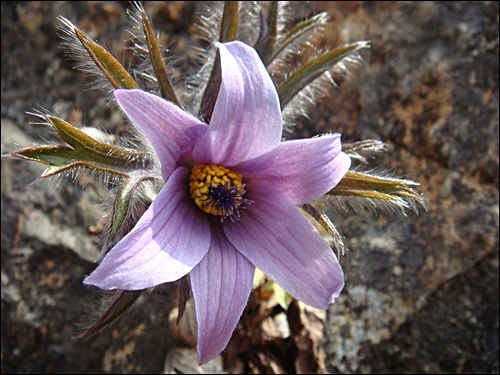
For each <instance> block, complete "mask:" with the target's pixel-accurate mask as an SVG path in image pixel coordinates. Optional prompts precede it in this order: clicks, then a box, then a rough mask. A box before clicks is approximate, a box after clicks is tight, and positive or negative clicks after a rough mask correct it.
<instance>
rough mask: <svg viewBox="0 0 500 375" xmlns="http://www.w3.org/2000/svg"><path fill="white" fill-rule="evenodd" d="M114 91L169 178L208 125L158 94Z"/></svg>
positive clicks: (164, 175)
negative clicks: (146, 139) (147, 140)
mask: <svg viewBox="0 0 500 375" xmlns="http://www.w3.org/2000/svg"><path fill="white" fill-rule="evenodd" d="M114 94H115V97H116V100H117V101H118V104H119V105H120V107H121V108H122V110H123V111H124V112H125V114H126V115H127V117H128V118H129V119H130V121H132V122H133V123H134V125H135V126H137V127H138V128H139V130H140V131H141V132H143V133H144V135H145V136H146V137H147V138H148V139H149V141H150V142H151V143H152V145H153V147H154V148H155V151H156V153H157V154H158V157H159V158H160V162H161V166H162V172H163V178H164V179H165V180H167V179H168V176H169V175H170V174H171V173H172V172H173V171H174V169H175V167H176V166H177V162H178V160H179V158H180V157H181V155H182V154H184V153H190V152H191V150H192V148H193V146H194V143H195V142H196V140H198V139H199V138H200V137H201V136H202V135H203V134H204V133H205V132H206V130H207V128H208V127H207V126H206V124H204V123H203V122H201V121H199V120H197V119H196V118H194V117H193V116H191V115H190V114H188V113H186V112H184V111H183V110H182V109H180V108H179V107H177V106H176V105H175V104H172V103H170V102H167V101H166V100H163V99H162V98H160V97H158V96H156V95H153V94H149V93H147V92H144V91H141V90H115V92H114Z"/></svg>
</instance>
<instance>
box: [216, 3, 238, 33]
mask: <svg viewBox="0 0 500 375" xmlns="http://www.w3.org/2000/svg"><path fill="white" fill-rule="evenodd" d="M237 33H238V1H225V2H224V12H223V14H222V22H221V27H220V35H219V42H221V43H225V42H230V41H232V40H236V34H237Z"/></svg>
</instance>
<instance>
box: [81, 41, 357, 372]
mask: <svg viewBox="0 0 500 375" xmlns="http://www.w3.org/2000/svg"><path fill="white" fill-rule="evenodd" d="M218 48H219V51H220V57H221V69H222V83H221V86H220V91H219V94H218V98H217V102H216V104H215V108H214V111H213V115H212V118H211V121H210V126H208V125H207V124H205V123H203V122H201V121H199V120H198V119H196V118H195V117H194V116H192V115H190V114H188V113H186V112H184V111H183V110H181V109H180V108H178V107H177V106H175V105H174V104H172V103H169V102H167V101H165V100H163V99H161V98H159V97H157V96H154V95H152V94H148V93H146V92H143V91H141V90H116V91H115V96H116V99H117V101H118V103H119V105H120V107H121V108H122V109H123V111H124V112H125V113H126V114H127V116H128V117H129V119H130V120H131V121H132V122H133V123H134V124H135V125H136V126H137V127H138V128H139V129H140V130H141V131H142V132H143V133H144V134H145V135H146V136H147V138H148V139H149V140H150V141H151V143H152V145H153V146H154V148H155V150H156V152H157V154H158V156H159V159H160V161H161V165H162V173H163V177H164V179H165V186H164V187H163V189H162V190H161V191H160V193H159V195H158V197H157V198H156V199H155V201H154V202H153V203H152V205H151V206H150V207H149V209H148V210H147V211H146V212H145V213H144V215H143V216H142V217H141V219H140V220H139V222H138V223H137V225H136V226H135V227H134V228H133V230H132V231H131V232H130V233H129V234H128V235H127V236H125V237H124V238H123V239H122V240H121V241H120V242H119V243H118V244H117V245H116V246H115V247H114V248H113V249H112V250H111V251H110V252H109V253H108V254H107V255H106V257H105V258H104V260H103V261H102V262H101V264H100V265H99V266H98V267H97V268H96V270H95V271H94V272H93V273H92V274H91V275H90V276H89V277H87V278H86V279H85V281H84V283H85V284H90V285H95V286H97V287H99V288H102V289H122V290H140V289H146V288H150V287H153V286H155V285H158V284H162V283H166V282H172V281H176V280H178V279H180V278H181V277H183V276H184V275H186V274H188V273H189V275H190V279H191V285H192V291H193V297H194V302H195V308H196V316H197V321H198V354H199V358H200V363H205V362H207V361H208V360H210V359H212V358H213V357H215V356H216V355H217V354H219V353H220V352H221V351H222V350H223V349H224V348H225V346H226V345H227V343H228V341H229V339H230V337H231V334H232V332H233V331H234V328H235V327H236V324H237V323H238V320H239V318H240V316H241V314H242V312H243V309H244V308H245V305H246V303H247V300H248V297H249V294H250V291H251V288H252V281H253V275H254V271H255V267H256V266H257V267H259V268H260V269H261V270H262V271H263V272H264V273H265V274H267V275H268V276H269V277H270V278H272V279H273V280H274V281H276V282H277V283H278V284H279V285H281V286H282V287H283V288H284V289H285V290H286V291H287V292H288V293H290V294H291V295H292V296H294V297H295V298H297V299H299V300H301V301H303V302H304V303H306V304H308V305H311V306H314V307H317V308H321V309H326V308H327V306H328V305H329V304H330V303H332V302H333V301H334V299H335V298H336V297H337V296H338V295H339V293H340V291H341V290H342V288H343V285H344V281H343V273H342V269H341V267H340V264H339V262H338V260H337V258H336V256H335V254H334V253H333V251H332V250H331V249H330V247H329V246H328V244H327V243H326V242H325V241H324V240H323V238H322V237H321V235H320V234H319V233H318V232H317V231H316V229H315V228H314V227H313V225H312V224H311V223H310V222H309V221H308V220H307V219H306V217H305V216H304V215H303V214H302V213H301V211H299V209H298V208H297V206H298V205H301V204H304V203H308V202H310V201H312V200H314V199H316V198H318V197H320V196H321V195H323V194H325V193H326V192H328V191H329V190H330V189H332V188H333V187H334V186H335V185H336V184H337V183H338V182H339V181H340V179H341V178H342V177H343V176H344V174H345V173H346V172H347V170H348V169H349V166H350V158H349V157H348V156H347V155H346V154H345V153H343V152H342V151H341V142H340V136H339V135H338V134H336V135H329V136H323V137H318V138H313V139H304V140H296V141H287V142H281V135H282V123H281V110H280V104H279V99H278V94H277V92H276V88H275V86H274V84H273V82H272V81H271V78H270V76H269V74H268V73H267V71H266V68H265V67H264V65H263V64H262V62H261V60H260V58H259V56H258V55H257V53H256V52H255V50H254V49H253V48H251V47H249V46H247V45H245V44H243V43H241V42H231V43H225V44H219V45H218Z"/></svg>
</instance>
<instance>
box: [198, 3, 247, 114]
mask: <svg viewBox="0 0 500 375" xmlns="http://www.w3.org/2000/svg"><path fill="white" fill-rule="evenodd" d="M237 31H238V2H237V1H226V2H225V3H224V13H223V15H222V22H221V30H220V35H219V41H220V42H221V43H223V42H229V41H231V40H235V39H236V34H237ZM221 79H222V78H221V68H220V55H219V51H217V54H216V56H215V60H214V65H213V68H212V72H211V73H210V78H209V79H208V82H207V87H206V88H205V92H204V93H203V99H202V100H201V107H200V114H201V118H202V119H203V120H204V121H205V122H206V123H207V124H209V123H210V119H211V118H212V113H213V111H214V106H215V101H216V100H217V96H218V95H219V89H220V83H221Z"/></svg>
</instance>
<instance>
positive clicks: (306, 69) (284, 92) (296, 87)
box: [278, 42, 367, 109]
mask: <svg viewBox="0 0 500 375" xmlns="http://www.w3.org/2000/svg"><path fill="white" fill-rule="evenodd" d="M366 46H367V43H366V42H357V43H354V44H350V45H348V46H345V47H340V48H336V49H334V50H332V51H329V52H327V53H324V54H323V55H321V56H318V57H317V58H315V59H313V60H311V61H310V62H308V63H307V64H305V65H303V66H302V67H301V68H299V69H298V70H297V71H296V72H295V73H293V74H292V75H291V76H290V77H289V78H288V79H287V80H286V81H285V82H283V84H281V85H280V86H279V87H278V95H279V98H280V103H281V109H283V108H285V106H286V105H287V104H288V103H289V102H290V100H292V99H293V97H294V96H295V95H297V94H298V93H299V91H300V90H302V89H303V88H304V87H306V86H307V85H308V84H310V83H311V82H312V81H314V80H315V79H316V78H318V77H319V76H321V75H322V74H323V73H324V72H326V71H327V70H329V69H331V68H333V67H334V66H335V64H337V63H338V62H339V61H340V60H342V59H343V58H344V57H346V56H349V55H350V54H351V53H353V52H354V51H357V50H359V49H361V48H364V47H366Z"/></svg>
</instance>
